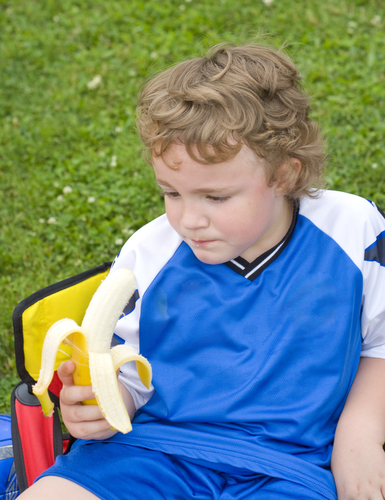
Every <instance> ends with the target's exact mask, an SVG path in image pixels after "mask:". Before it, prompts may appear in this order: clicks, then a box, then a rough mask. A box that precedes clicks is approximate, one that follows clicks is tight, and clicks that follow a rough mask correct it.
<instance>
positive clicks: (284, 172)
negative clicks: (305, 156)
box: [276, 158, 302, 196]
mask: <svg viewBox="0 0 385 500" xmlns="http://www.w3.org/2000/svg"><path fill="white" fill-rule="evenodd" d="M301 168H302V163H301V161H300V160H298V158H289V160H288V161H287V162H285V163H283V164H282V165H281V166H280V167H279V169H278V175H277V183H276V193H277V194H278V195H282V196H284V195H286V194H288V193H289V192H290V191H291V190H292V189H293V187H294V186H295V183H296V181H297V179H298V176H299V174H300V172H301Z"/></svg>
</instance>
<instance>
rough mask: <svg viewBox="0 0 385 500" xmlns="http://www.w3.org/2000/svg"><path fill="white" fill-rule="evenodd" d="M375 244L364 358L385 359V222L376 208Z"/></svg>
mask: <svg viewBox="0 0 385 500" xmlns="http://www.w3.org/2000/svg"><path fill="white" fill-rule="evenodd" d="M373 208H374V210H373V217H372V218H371V227H372V230H373V236H372V243H371V244H370V245H369V246H367V247H366V249H365V260H364V263H363V268H362V274H363V280H364V290H363V302H362V314H361V328H362V330H361V331H362V348H361V356H363V357H372V358H385V218H384V217H383V214H382V213H380V211H379V210H378V209H377V207H375V206H374V207H373Z"/></svg>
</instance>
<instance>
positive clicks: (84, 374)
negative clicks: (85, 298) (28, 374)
mask: <svg viewBox="0 0 385 500" xmlns="http://www.w3.org/2000/svg"><path fill="white" fill-rule="evenodd" d="M135 289H136V283H135V278H134V275H133V274H132V272H131V271H129V270H128V269H118V270H116V271H114V272H113V273H112V274H111V275H110V276H109V277H108V279H106V280H105V281H103V283H102V284H101V285H100V286H99V288H98V289H97V291H96V292H95V294H94V296H93V297H92V300H91V302H90V304H89V306H88V308H87V311H86V313H85V316H84V319H83V321H82V324H81V326H79V325H78V324H77V323H76V322H75V321H74V320H72V319H68V318H67V319H61V320H59V321H57V322H56V323H54V324H53V325H52V326H51V328H50V329H49V330H48V332H47V335H46V337H45V340H44V344H43V351H42V364H41V368H40V373H39V378H38V381H37V383H36V384H35V385H34V386H33V388H32V390H33V393H34V394H35V395H36V396H37V397H38V399H39V401H40V403H41V406H42V410H43V413H44V415H46V416H50V415H52V412H53V408H54V405H53V403H52V401H51V400H50V397H49V394H48V386H49V384H50V383H51V380H52V378H53V374H54V371H55V359H56V353H57V351H58V349H59V348H60V347H59V346H60V344H61V343H68V344H69V345H71V346H72V359H73V361H74V362H75V366H76V368H75V372H74V382H75V384H77V385H92V389H93V391H94V393H95V396H96V401H95V400H88V401H85V402H84V403H85V404H98V405H99V408H100V410H101V412H102V414H103V416H104V417H105V419H106V420H107V421H108V422H109V424H110V425H111V426H112V428H114V429H116V430H118V431H120V432H122V433H123V434H126V433H127V432H129V431H130V430H131V429H132V426H131V422H130V418H129V416H128V413H127V409H126V407H125V404H124V403H123V399H122V396H121V393H120V390H119V386H118V381H117V377H116V370H118V368H119V367H120V366H121V365H122V364H123V363H126V362H128V361H136V366H137V369H138V374H139V377H140V379H141V381H142V382H143V384H144V385H145V386H146V387H147V388H149V387H150V384H151V377H152V373H151V365H150V364H149V362H148V361H147V360H146V359H145V358H144V357H143V356H141V355H139V354H138V353H137V352H136V351H135V349H133V348H132V347H129V346H127V345H118V346H115V347H112V348H110V345H111V339H112V335H113V333H114V328H115V325H116V322H117V321H118V319H119V317H120V316H121V314H122V311H123V309H124V307H125V306H126V304H127V303H128V301H129V299H130V297H131V296H132V294H133V293H134V292H135Z"/></svg>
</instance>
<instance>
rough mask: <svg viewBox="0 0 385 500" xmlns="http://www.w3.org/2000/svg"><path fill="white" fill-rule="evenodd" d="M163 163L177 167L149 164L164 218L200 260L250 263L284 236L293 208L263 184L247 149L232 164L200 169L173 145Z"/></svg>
mask: <svg viewBox="0 0 385 500" xmlns="http://www.w3.org/2000/svg"><path fill="white" fill-rule="evenodd" d="M165 159H166V161H167V163H169V164H171V165H173V164H174V163H175V166H176V167H177V168H175V169H174V168H170V167H169V166H167V164H166V163H165V162H164V161H163V159H162V158H161V157H159V158H153V165H154V170H155V175H156V180H157V183H158V184H159V186H160V187H161V188H162V189H163V190H164V194H165V203H166V213H167V217H168V220H169V222H170V224H171V226H172V227H173V228H174V229H175V231H176V232H177V233H178V234H179V235H180V236H181V238H182V239H183V240H184V241H185V242H186V243H187V244H188V245H189V246H190V247H191V249H192V251H193V252H194V254H195V255H196V257H197V258H198V259H199V260H201V261H202V262H205V263H207V264H220V263H223V262H227V261H229V260H231V259H234V258H235V257H238V256H241V257H243V258H244V259H246V260H247V261H249V262H252V261H253V260H254V259H256V258H257V257H259V255H261V254H262V253H264V252H265V251H266V250H269V249H270V248H272V247H273V246H274V245H275V244H277V243H279V241H280V240H281V239H282V238H283V237H284V235H285V234H286V232H287V230H288V228H289V226H290V223H291V218H292V207H291V204H290V203H289V202H288V201H287V200H286V198H285V197H284V193H283V192H282V189H281V188H279V187H278V186H277V185H273V186H271V187H270V186H268V185H267V183H266V179H265V172H264V168H263V163H262V161H263V160H261V159H260V158H258V157H256V155H255V154H254V153H253V152H252V151H251V150H250V149H249V148H247V147H246V146H244V147H243V148H242V149H241V151H240V152H239V153H238V154H237V155H236V156H235V157H234V158H233V159H232V160H229V161H227V162H224V163H216V164H210V165H202V164H201V163H197V162H196V161H194V160H193V159H191V158H190V156H189V155H188V153H187V151H186V149H185V147H184V146H183V145H176V144H174V145H173V146H171V148H170V150H169V151H168V152H167V153H166V158H165Z"/></svg>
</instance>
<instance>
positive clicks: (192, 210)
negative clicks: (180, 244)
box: [180, 202, 210, 231]
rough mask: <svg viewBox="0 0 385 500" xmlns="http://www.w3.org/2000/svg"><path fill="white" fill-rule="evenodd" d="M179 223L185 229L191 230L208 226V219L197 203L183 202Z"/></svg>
mask: <svg viewBox="0 0 385 500" xmlns="http://www.w3.org/2000/svg"><path fill="white" fill-rule="evenodd" d="M180 223H181V225H182V226H183V227H184V228H185V229H187V230H189V231H192V230H195V229H202V228H206V227H208V226H209V224H210V221H209V218H208V217H207V215H206V214H205V213H204V211H203V210H202V207H200V206H199V203H189V202H184V203H183V206H182V213H181V218H180Z"/></svg>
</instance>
